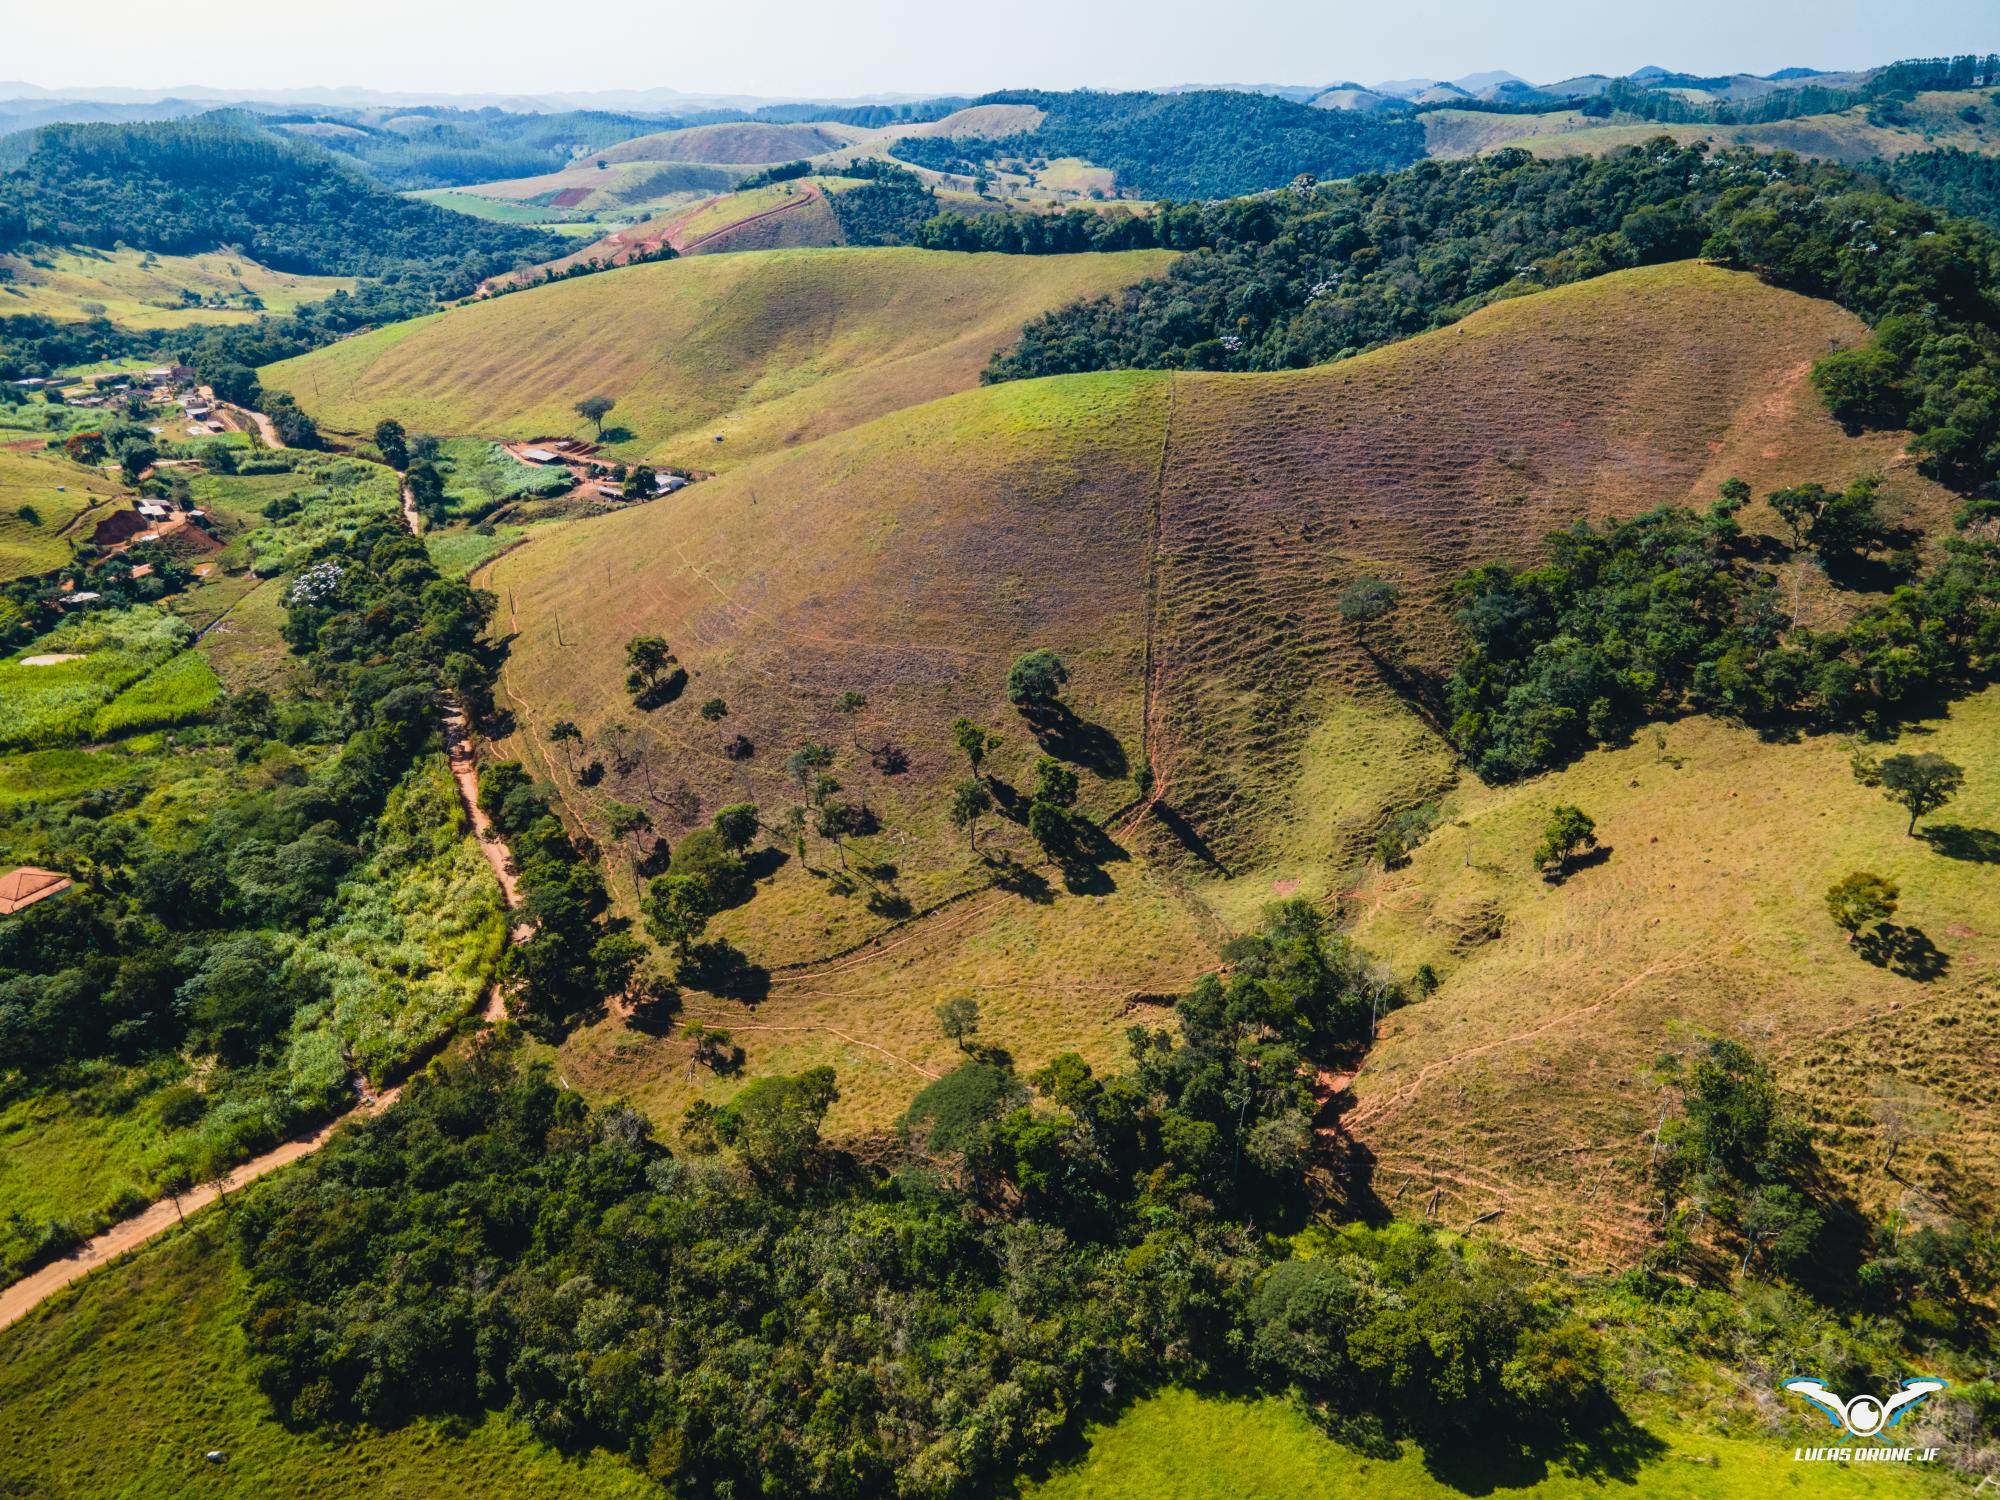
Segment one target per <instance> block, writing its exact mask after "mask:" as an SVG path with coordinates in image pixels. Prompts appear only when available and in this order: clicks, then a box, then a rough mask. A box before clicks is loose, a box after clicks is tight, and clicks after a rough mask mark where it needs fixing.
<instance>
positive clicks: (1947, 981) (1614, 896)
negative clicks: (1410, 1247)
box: [1346, 690, 2000, 1264]
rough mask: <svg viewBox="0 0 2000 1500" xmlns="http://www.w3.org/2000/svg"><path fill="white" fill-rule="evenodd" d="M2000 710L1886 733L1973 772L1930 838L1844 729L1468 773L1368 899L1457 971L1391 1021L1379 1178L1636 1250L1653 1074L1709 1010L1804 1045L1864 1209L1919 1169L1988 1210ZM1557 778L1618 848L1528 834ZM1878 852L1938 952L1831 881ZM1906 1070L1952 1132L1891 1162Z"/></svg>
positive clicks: (1390, 1191)
mask: <svg viewBox="0 0 2000 1500" xmlns="http://www.w3.org/2000/svg"><path fill="white" fill-rule="evenodd" d="M1996 730H2000V692H1996V691H1993V690H1989V691H1987V692H1986V693H1985V694H1983V695H1981V696H1979V697H1976V698H1973V699H1969V700H1967V701H1965V702H1962V703H1960V704H1958V705H1956V706H1955V707H1954V708H1953V710H1952V711H1951V713H1950V714H1949V715H1947V716H1945V717H1942V718H1940V719H1938V720H1936V721H1935V722H1931V723H1928V724H1925V725H1921V726H1918V727H1917V728H1915V729H1913V730H1912V731H1910V732H1909V733H1907V734H1905V735H1904V736H1903V737H1902V738H1901V739H1900V740H1899V741H1898V742H1896V743H1895V744H1894V745H1886V744H1885V745H1881V746H1877V747H1872V748H1873V749H1874V750H1875V751H1876V753H1879V754H1884V755H1886V754H1890V753H1893V751H1896V750H1902V751H1916V750H1931V751H1936V752H1937V753H1939V754H1942V755H1945V756H1947V757H1949V758H1951V759H1953V760H1955V761H1957V762H1959V763H1960V764H1962V765H1963V766H1964V767H1965V768H1966V779H1967V790H1966V792H1965V794H1964V795H1963V796H1962V797H1961V799H1960V800H1959V801H1958V802H1956V803H1954V804H1953V805H1952V807H1951V808H1950V809H1949V810H1948V811H1947V812H1945V813H1940V814H1938V815H1937V817H1936V819H1935V824H1936V826H1935V827H1934V829H1933V830H1932V836H1931V837H1929V838H1919V839H1911V838H1908V837H1906V836H1905V834H1904V822H1905V816H1904V815H1903V814H1901V813H1900V812H1899V811H1898V810H1897V809H1896V808H1895V807H1893V806H1891V805H1890V804H1889V803H1888V802H1886V801H1885V800H1884V799H1883V797H1882V794H1881V792H1880V791H1879V790H1875V789H1871V788H1868V787H1864V786H1860V785H1858V784H1857V783H1856V782H1855V780H1854V778H1853V776H1852V775H1851V774H1850V772H1849V764H1848V760H1849V747H1848V746H1847V745H1846V744H1845V743H1844V742H1842V741H1839V740H1837V739H1835V738H1833V737H1822V738H1813V739H1808V740H1805V741H1803V742H1801V743H1796V744H1776V743H1769V742H1766V741H1763V740H1760V739H1759V738H1758V737H1757V736H1756V735H1754V734H1752V733H1751V732H1749V731H1748V730H1744V729H1741V728H1733V727H1730V726H1727V725H1723V724H1720V723H1716V722H1713V721H1710V720H1706V719H1691V720H1687V721H1684V722H1681V723H1678V724H1674V725H1671V726H1668V727H1666V728H1665V729H1663V730H1662V731H1660V732H1659V734H1657V735H1655V734H1653V733H1651V732H1648V733H1645V734H1642V735H1641V736H1640V737H1639V740H1638V742H1637V743H1635V744H1633V745H1631V746H1629V747H1627V748H1624V749H1619V750H1611V751H1603V752H1598V753H1596V754H1593V755H1591V756H1590V757H1588V758H1587V759H1586V760H1584V761H1583V762H1581V763H1580V764H1578V765H1576V766H1574V767H1572V768H1570V769H1568V770H1566V771H1564V772H1562V773H1560V774H1558V775H1555V776H1551V777H1544V778H1542V779H1540V780H1537V781H1534V782H1530V783H1527V784H1525V785H1517V786H1512V787H1506V788H1486V787H1481V786H1478V785H1477V784H1473V783H1467V784H1464V785H1461V786H1460V787H1459V788H1458V789H1457V790H1455V791H1453V792H1452V793H1451V794H1450V795H1449V796H1447V797H1446V798H1445V800H1444V801H1443V803H1442V809H1441V811H1442V823H1441V829H1442V831H1441V832H1439V833H1437V834H1436V835H1434V836H1433V837H1432V839H1431V840H1430V841H1429V843H1427V844H1426V845H1425V846H1424V847H1423V848H1422V849H1420V850H1419V851H1418V853H1417V855H1416V857H1415V858H1414V859H1413V860H1412V861H1411V863H1410V865H1409V866H1408V867H1407V868H1406V869H1402V870H1398V871H1394V872H1391V873H1388V874H1381V873H1376V874H1374V875H1372V876H1370V877H1369V878H1367V879H1366V880H1364V881H1362V882H1361V884H1360V886H1359V887H1358V889H1357V890H1355V891H1354V892H1353V893H1352V895H1351V896H1350V897H1349V902H1350V905H1351V908H1352V910H1353V911H1354V912H1355V914H1356V915H1357V917H1358V923H1357V929H1356V931H1357V936H1358V938H1359V939H1360V941H1362V942H1363V943H1364V944H1365V945H1367V946H1368V947H1369V948H1370V949H1371V950H1373V951H1374V952H1376V953H1378V954H1380V955H1381V956H1382V957H1384V958H1386V959H1388V960H1389V961H1391V962H1393V963H1395V964H1396V965H1398V966H1399V967H1400V968H1403V969H1410V968H1414V967H1415V965H1417V964H1418V963H1430V964H1432V965H1433V966H1434V967H1435V968H1436V970H1437V972H1438V973H1439V975H1440V976H1441V977H1442V979H1443V986H1442V988H1441V989H1440V990H1439V991H1438V992H1437V994H1436V995H1434V996H1432V997H1431V998H1430V999H1428V1000H1425V1001H1423V1002H1422V1003H1421V1004H1419V1005H1417V1006H1415V1007H1413V1008H1411V1009H1409V1010H1406V1011H1403V1012H1400V1013H1398V1014H1397V1015H1395V1016H1393V1017H1392V1018H1391V1019H1390V1021H1389V1022H1388V1024H1387V1025H1386V1026H1385V1027H1384V1029H1383V1036H1382V1039H1381V1040H1380V1041H1379V1042H1378V1043H1377V1045H1376V1047H1375V1049H1374V1051H1373V1052H1372V1053H1371V1054H1370V1056H1369V1058H1368V1062H1367V1064H1366V1066H1365V1067H1364V1068H1363V1069H1362V1071H1361V1074H1360V1077H1359V1078H1358V1079H1357V1080H1356V1082H1355V1085H1354V1088H1355V1094H1356V1098H1357V1101H1358V1102H1357V1104H1356V1107H1355V1108H1354V1109H1353V1111H1352V1112H1351V1113H1350V1114H1349V1115H1348V1116H1347V1119H1346V1125H1347V1128H1349V1129H1351V1130H1352V1131H1353V1132H1354V1133H1355V1135H1356V1136H1358V1137H1359V1138H1360V1139H1362V1140H1364V1141H1366V1142H1367V1143H1368V1144H1369V1147H1370V1149H1371V1150H1372V1151H1373V1152H1374V1153H1375V1154H1376V1161H1377V1164H1376V1168H1375V1174H1374V1188H1375V1191H1376V1193H1377V1194H1378V1195H1379V1196H1381V1197H1382V1198H1383V1199H1385V1200H1388V1201H1395V1202H1398V1203H1401V1204H1405V1205H1407V1204H1408V1203H1410V1202H1411V1195H1412V1194H1413V1193H1414V1194H1416V1195H1418V1196H1419V1197H1421V1196H1422V1195H1423V1194H1427V1193H1428V1192H1429V1191H1430V1190H1431V1188H1432V1187H1433V1186H1437V1187H1441V1188H1442V1190H1443V1193H1442V1198H1441V1201H1440V1208H1439V1216H1440V1217H1441V1218H1442V1219H1444V1220H1445V1221H1447V1222H1452V1223H1463V1222H1465V1221H1467V1220H1470V1219H1472V1218H1474V1217H1475V1216H1477V1215H1479V1214H1483V1213H1487V1212H1490V1211H1493V1210H1500V1211H1501V1213H1502V1217H1501V1218H1500V1220H1499V1221H1498V1222H1497V1224H1496V1225H1495V1229H1496V1231H1497V1232H1500V1233H1503V1234H1505V1235H1507V1236H1509V1237H1510V1238H1514V1239H1518V1240H1524V1241H1526V1242H1528V1243H1530V1244H1533V1245H1535V1246H1537V1247H1538V1248H1541V1249H1543V1250H1560V1251H1562V1252H1563V1253H1565V1254H1568V1255H1570V1256H1572V1257H1574V1258H1576V1259H1578V1260H1579V1261H1581V1262H1583V1263H1586V1264H1597V1263H1604V1262H1607V1261H1615V1260H1618V1259H1621V1258H1623V1257H1625V1256H1628V1255H1630V1254H1631V1253H1632V1251H1633V1250H1634V1249H1635V1248H1636V1247H1637V1245H1638V1243H1639V1237H1640V1235H1641V1233H1642V1231H1643V1210H1642V1202H1643V1197H1644V1195H1643V1190H1642V1187H1641V1183H1642V1180H1643V1173H1644V1169H1645V1163H1646V1154H1647V1144H1646V1136H1647V1132H1648V1131H1649V1130H1650V1129H1651V1127H1652V1125H1653V1123H1654V1116H1655V1115H1656V1114H1657V1112H1658V1108H1659V1103H1660V1097H1661V1096H1660V1090H1659V1085H1658V1084H1657V1082H1655V1081H1654V1080H1653V1079H1652V1077H1651V1075H1650V1071H1649V1070H1650V1067H1651V1065H1652V1063H1653V1061H1654V1059H1655V1058H1656V1057H1658V1056H1660V1055H1661V1054H1662V1053H1665V1052H1670V1051H1672V1050H1674V1049H1675V1048H1677V1047H1681V1046H1685V1045H1687V1043H1688V1041H1689V1032H1688V1030H1687V1028H1689V1027H1702V1028H1705V1029H1707V1030H1710V1031H1712V1032H1716V1033H1719V1034H1724V1035H1730V1036H1735V1037H1739V1038H1742V1039H1745V1040H1748V1041H1750V1042H1752V1043H1753V1044H1754V1045H1755V1046H1757V1047H1759V1048H1760V1049H1764V1050H1768V1051H1769V1052H1770V1053H1771V1054H1772V1055H1773V1056H1774V1057H1775V1058H1776V1059H1778V1060H1779V1064H1780V1076H1781V1079H1782V1081H1783V1082H1784V1083H1785V1084H1787V1085H1788V1086H1790V1087H1792V1088H1794V1089H1796V1090H1797V1091H1798V1094H1799V1097H1800V1098H1801V1099H1803V1100H1805V1101H1807V1106H1808V1109H1809V1111H1810V1114H1811V1116H1812V1117H1813V1122H1814V1125H1815V1127H1816V1130H1817V1131H1818V1133H1819V1139H1820V1141H1821V1142H1822V1146H1821V1149H1822V1151H1823V1153H1824V1154H1825V1156H1826V1158H1827V1160H1826V1166H1827V1168H1828V1170H1829V1172H1830V1174H1831V1175H1832V1177H1833V1179H1834V1180H1836V1181H1838V1182H1839V1183H1840V1184H1841V1185H1842V1186H1843V1188H1844V1189H1845V1190H1847V1191H1848V1192H1851V1193H1853V1194H1855V1195H1856V1197H1857V1198H1859V1199H1860V1200H1861V1201H1862V1202H1864V1203H1866V1204H1867V1205H1868V1206H1870V1207H1872V1208H1875V1209H1877V1210H1882V1209H1888V1208H1893V1207H1896V1206H1897V1205H1898V1203H1899V1202H1901V1201H1902V1200H1904V1199H1906V1198H1907V1197H1909V1195H1910V1194H1911V1192H1912V1188H1911V1186H1909V1185H1910V1184H1914V1191H1915V1193H1916V1194H1918V1195H1920V1196H1927V1195H1935V1198H1934V1199H1933V1200H1932V1201H1944V1202H1949V1203H1950V1204H1952V1205H1953V1207H1954V1210H1955V1211H1956V1212H1958V1213H1961V1214H1964V1215H1967V1216H1968V1217H1973V1218H1977V1217H1980V1216H1981V1215H1990V1214H1991V1213H1992V1212H1993V1211H1994V1209H1995V1206H1996V1204H2000V1121H1996V1120H1995V1119H1994V1118H1993V1116H1992V1113H1991V1110H1990V1109H1989V1108H1988V1105H1989V1103H1990V1096H1989V1095H1988V1093H1987V1092H1986V1089H1985V1084H1984V1082H1983V1080H1986V1079H1990V1077H1991V1070H1992V1068H1993V1067H1994V1065H1995V1063H1996V1061H2000V1028H1996V1025H1995V1021H1994V1008H1993V1002H1994V997H1995V991H1994V984H1995V975H1996V972H2000V971H1997V970H1996V965H2000V931H1996V930H1995V922H1994V907H1993V903H1992V899H1991V897H1992V891H1991V887H1992V873H1991V863H1992V861H1993V860H1994V859H1995V857H1996V852H1995V851H1996V848H2000V839H1996V835H1995V833H1994V832H1993V829H1994V828H1995V826H1996V824H2000V754H1996V753H1995V748H1994V747H1995V744H1996V738H1995V732H1996ZM1557 803H1574V804H1577V805H1580V806H1583V807H1585V808H1586V809H1587V810H1588V811H1589V812H1590V814H1591V815H1592V816H1593V817H1595V818H1596V819H1597V824H1598V834H1599V837H1600V838H1601V839H1602V841H1603V843H1604V844H1605V845H1607V846H1608V853H1607V855H1606V857H1605V858H1604V859H1603V861H1602V863H1601V864H1599V865H1597V866H1595V867H1593V868H1590V869H1587V870H1584V871H1582V872H1580V873H1578V874H1577V875H1575V876H1573V877H1571V878H1570V879H1569V880H1567V881H1566V882H1564V883H1563V884H1562V885H1560V886H1550V885H1548V884H1547V883H1546V882H1544V881H1543V880H1542V879H1541V878H1540V877H1539V876H1538V875H1537V874H1536V872H1535V871H1534V870H1533V869H1531V868H1530V862H1529V859H1528V851H1529V850H1530V849H1531V848H1532V846H1533V843H1534V839H1535V837H1536V836H1537V834H1538V831H1539V828H1540V826H1541V823H1542V822H1543V821H1544V820H1545V819H1546V817H1547V814H1548V809H1549V808H1550V807H1551V806H1552V805H1554V804H1557ZM1852 870H1871V871H1874V872H1876V873H1878V874H1882V875H1885V876H1887V877H1888V878H1890V879H1892V880H1895V881H1897V882H1898V883H1899V884H1900V885H1901V887H1902V891H1903V906H1902V909H1901V911H1900V912H1899V913H1898V914H1897V920H1898V922H1899V923H1902V924H1904V925H1906V926H1912V927H1915V928H1917V929H1918V930H1920V931H1921V932H1922V933H1924V934H1926V935H1928V937H1929V938H1930V940H1931V941H1932V942H1933V943H1934V944H1935V946H1936V948H1937V949H1938V950H1939V951H1940V952H1942V953H1943V954H1944V955H1945V964H1946V967H1945V968H1944V971H1943V973H1942V974H1941V975H1940V976H1938V977H1935V978H1919V977H1911V976H1910V974H1907V973H1899V972H1896V971H1895V970H1893V969H1886V968H1881V967H1877V966H1874V965H1872V964H1870V963H1867V962H1865V961H1864V960H1863V959H1862V957H1861V956H1860V955H1859V954H1858V953H1857V952H1856V951H1855V950H1854V949H1853V948H1852V947H1850V946H1849V945H1848V943H1847V942H1846V940H1845V938H1844V935H1843V934H1842V933H1841V932H1840V931H1839V930H1838V929H1836V928H1835V927H1834V926H1833V924H1832V923H1831V922H1830V921H1829V920H1828V918H1827V915H1826V911H1825V907H1824V904H1823V901H1824V896H1825V892H1826V889H1827V887H1828V886H1830V885H1831V884H1833V883H1834V882H1835V881H1836V880H1838V879H1839V878H1841V877H1842V876H1843V875H1845V874H1847V873H1849V872H1850V871H1852ZM1906 1091H1907V1093H1908V1095H1909V1096H1910V1097H1912V1098H1914V1099H1915V1100H1917V1101H1918V1104H1919V1112H1920V1113H1928V1114H1929V1115H1930V1116H1931V1117H1932V1128H1933V1129H1934V1130H1936V1131H1937V1132H1938V1134H1937V1135H1936V1137H1935V1138H1934V1139H1933V1140H1927V1141H1925V1142H1924V1144H1923V1145H1922V1146H1921V1147H1919V1148H1915V1149H1911V1150H1909V1151H1908V1152H1907V1153H1906V1154H1905V1156H1904V1157H1903V1160H1902V1162H1901V1165H1900V1166H1899V1168H1898V1171H1899V1172H1900V1173H1901V1180H1891V1179H1890V1178H1888V1177H1886V1176H1885V1175H1884V1174H1883V1171H1882V1162H1883V1158H1884V1155H1885V1151H1884V1138H1883V1134H1882V1131H1883V1123H1882V1114H1881V1106H1882V1101H1883V1099H1884V1098H1886V1097H1889V1096H1891V1095H1895V1094H1901V1093H1905V1092H1906ZM1933 1146H1935V1147H1938V1148H1941V1149H1937V1150H1936V1151H1935V1153H1934V1154H1933V1153H1932V1147H1933Z"/></svg>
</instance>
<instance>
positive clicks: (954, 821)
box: [951, 777, 993, 853]
mask: <svg viewBox="0 0 2000 1500" xmlns="http://www.w3.org/2000/svg"><path fill="white" fill-rule="evenodd" d="M991 811H993V794H992V793H991V792H989V791H987V790H986V783H985V782H983V781H981V780H979V779H978V778H977V777H974V778H973V779H972V780H971V781H964V782H960V783H959V786H958V790H957V791H955V792H953V793H952V794H951V826H952V827H954V828H963V829H965V830H966V833H967V835H968V847H969V848H971V849H972V850H973V852H974V853H977V852H978V850H979V820H980V819H981V818H983V817H985V816H986V815H987V814H988V813H990V812H991Z"/></svg>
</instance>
